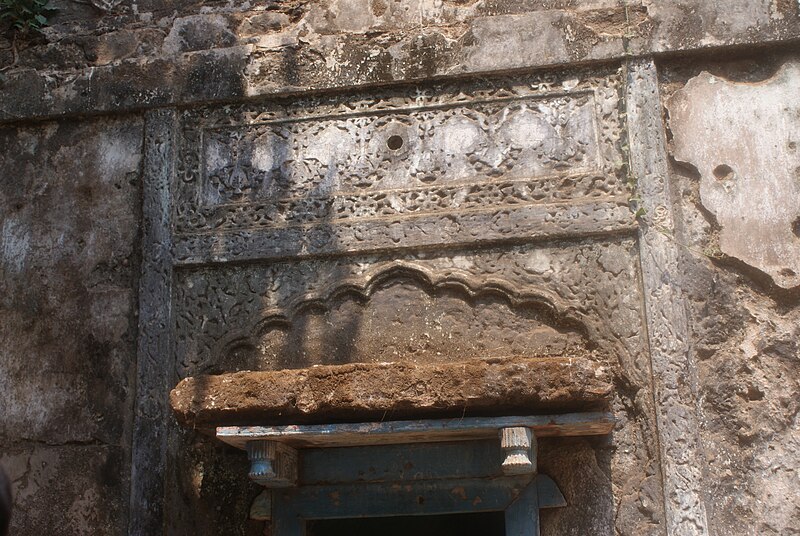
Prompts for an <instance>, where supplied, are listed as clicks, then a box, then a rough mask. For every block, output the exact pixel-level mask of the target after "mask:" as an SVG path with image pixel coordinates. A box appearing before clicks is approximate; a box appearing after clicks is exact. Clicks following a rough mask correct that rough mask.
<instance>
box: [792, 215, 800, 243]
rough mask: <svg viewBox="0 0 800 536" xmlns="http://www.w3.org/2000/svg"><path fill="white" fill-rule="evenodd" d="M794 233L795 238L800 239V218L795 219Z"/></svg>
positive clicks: (793, 224)
mask: <svg viewBox="0 0 800 536" xmlns="http://www.w3.org/2000/svg"><path fill="white" fill-rule="evenodd" d="M792 232H793V233H794V236H796V237H797V238H800V216H798V217H797V218H795V220H794V221H793V222H792Z"/></svg>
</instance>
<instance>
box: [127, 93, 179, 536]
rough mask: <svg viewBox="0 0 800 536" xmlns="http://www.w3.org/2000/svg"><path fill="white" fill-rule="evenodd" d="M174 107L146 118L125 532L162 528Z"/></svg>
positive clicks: (138, 534)
mask: <svg viewBox="0 0 800 536" xmlns="http://www.w3.org/2000/svg"><path fill="white" fill-rule="evenodd" d="M176 130H177V114H176V113H175V111H174V110H169V109H167V110H155V111H151V112H148V113H147V115H146V118H145V140H144V169H143V171H142V181H143V185H142V190H143V192H144V197H143V201H142V227H143V235H142V276H141V280H140V282H139V339H138V343H137V349H138V351H137V356H136V357H137V363H136V369H137V373H136V401H135V422H134V431H133V445H132V448H131V450H132V454H131V494H130V520H129V524H128V534H129V535H131V536H149V535H152V534H161V533H162V532H163V519H164V479H165V474H166V464H167V460H166V456H167V419H168V417H169V402H168V393H169V389H170V388H171V387H172V385H171V382H170V378H171V376H170V374H169V371H170V370H171V367H170V360H169V359H168V356H170V355H171V354H172V344H171V342H170V341H171V332H172V318H171V310H172V276H173V262H172V233H171V226H170V215H171V213H172V211H171V196H170V185H171V182H172V178H173V174H174V167H175V137H176Z"/></svg>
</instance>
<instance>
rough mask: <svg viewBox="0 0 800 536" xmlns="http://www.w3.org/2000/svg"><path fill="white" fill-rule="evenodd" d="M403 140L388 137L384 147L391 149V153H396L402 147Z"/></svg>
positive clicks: (397, 137) (398, 137) (396, 137)
mask: <svg viewBox="0 0 800 536" xmlns="http://www.w3.org/2000/svg"><path fill="white" fill-rule="evenodd" d="M403 143H404V141H403V138H402V137H401V136H398V135H397V134H395V135H394V136H389V139H388V140H386V146H387V147H388V148H389V149H391V150H392V151H396V150H398V149H400V148H401V147H402V146H403Z"/></svg>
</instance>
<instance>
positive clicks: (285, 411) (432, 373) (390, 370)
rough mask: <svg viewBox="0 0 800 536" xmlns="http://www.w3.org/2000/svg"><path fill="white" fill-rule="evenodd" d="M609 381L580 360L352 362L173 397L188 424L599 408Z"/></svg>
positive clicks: (223, 378) (234, 380) (237, 377)
mask: <svg viewBox="0 0 800 536" xmlns="http://www.w3.org/2000/svg"><path fill="white" fill-rule="evenodd" d="M611 392H612V386H611V384H610V383H609V381H608V379H607V378H606V377H605V375H604V374H603V373H602V371H601V369H600V367H599V365H598V364H596V363H592V362H590V361H589V360H587V359H583V358H539V359H531V358H503V359H476V360H471V361H463V362H458V363H447V364H425V365H417V364H408V363H354V364H348V365H336V366H318V367H312V368H307V369H298V370H280V371H270V372H236V373H232V374H223V375H219V376H199V377H193V378H187V379H185V380H183V381H181V382H180V383H179V384H178V386H177V387H176V388H175V389H174V390H173V391H172V394H171V397H170V399H171V403H172V408H173V409H174V411H175V413H176V415H177V417H178V420H179V421H181V423H183V424H185V425H188V426H195V427H214V426H223V425H246V424H261V425H267V424H294V423H301V422H305V423H308V422H322V423H325V422H337V421H338V422H342V421H349V422H358V421H367V420H390V419H392V420H396V419H402V418H408V417H409V416H414V417H415V418H422V417H459V416H463V415H465V414H470V415H476V414H483V415H486V414H494V415H502V414H506V415H508V414H514V413H519V414H531V413H535V412H542V411H580V410H585V409H590V408H597V407H599V406H602V405H604V404H605V403H606V402H607V400H608V399H609V397H610V396H611Z"/></svg>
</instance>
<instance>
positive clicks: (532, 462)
mask: <svg viewBox="0 0 800 536" xmlns="http://www.w3.org/2000/svg"><path fill="white" fill-rule="evenodd" d="M613 427H614V418H613V416H612V415H611V414H609V413H599V412H595V413H573V414H565V415H535V416H527V417H473V418H464V419H440V420H423V421H386V422H379V423H359V424H323V425H290V426H277V427H266V426H228V427H219V428H217V437H218V438H219V439H220V440H222V441H224V442H226V443H228V444H230V445H233V446H235V447H237V448H241V449H245V450H247V453H248V455H249V457H250V462H251V469H250V478H251V479H252V480H254V481H255V482H257V483H259V484H261V485H262V486H265V487H270V488H279V487H287V486H293V485H294V484H295V483H296V482H297V475H298V463H299V462H298V460H299V456H298V452H297V450H295V449H296V448H321V447H346V446H350V447H365V446H377V445H403V444H407V445H416V444H420V443H442V442H452V441H475V440H482V439H488V438H491V437H495V438H496V437H498V435H499V438H500V442H499V443H500V445H499V446H500V449H499V454H498V457H497V458H496V460H495V462H494V463H495V464H496V465H495V467H497V466H499V467H500V468H501V471H502V474H505V475H526V474H536V458H537V447H536V437H537V435H538V436H540V437H546V436H577V435H604V434H607V433H609V432H611V430H612V429H613Z"/></svg>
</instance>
